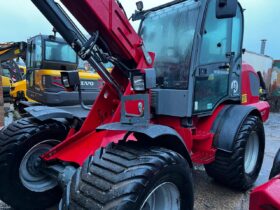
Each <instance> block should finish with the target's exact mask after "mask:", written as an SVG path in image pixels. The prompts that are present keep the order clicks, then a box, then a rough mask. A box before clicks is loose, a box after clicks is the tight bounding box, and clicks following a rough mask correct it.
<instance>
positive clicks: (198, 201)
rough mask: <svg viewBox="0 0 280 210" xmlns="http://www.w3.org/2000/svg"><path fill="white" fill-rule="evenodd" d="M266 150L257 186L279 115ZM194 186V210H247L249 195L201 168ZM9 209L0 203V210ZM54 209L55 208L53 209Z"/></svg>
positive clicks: (279, 130) (279, 134)
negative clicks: (219, 180) (232, 188)
mask: <svg viewBox="0 0 280 210" xmlns="http://www.w3.org/2000/svg"><path fill="white" fill-rule="evenodd" d="M7 116H8V117H7V119H6V123H9V122H11V121H12V118H13V115H12V114H11V113H10V115H7ZM265 131H266V149H265V159H264V163H263V167H262V170H261V173H260V176H259V178H258V180H257V182H256V184H255V186H258V185H260V184H262V183H264V182H266V181H267V180H268V176H269V173H270V169H271V166H272V162H273V159H274V156H275V154H276V152H277V150H278V149H279V148H280V114H271V115H270V118H269V120H268V122H267V123H266V124H265ZM193 178H194V186H195V210H214V209H215V210H247V209H248V206H249V202H248V201H249V193H250V192H246V193H240V192H236V191H232V190H229V189H227V188H225V187H223V186H220V185H218V184H217V183H215V182H213V180H211V179H210V178H209V177H207V175H206V173H205V171H204V168H203V166H202V167H201V166H196V167H195V170H194V171H193ZM2 209H6V210H7V209H9V210H11V208H9V207H8V206H7V205H5V204H4V203H2V202H1V201H0V210H2ZM54 209H56V208H54Z"/></svg>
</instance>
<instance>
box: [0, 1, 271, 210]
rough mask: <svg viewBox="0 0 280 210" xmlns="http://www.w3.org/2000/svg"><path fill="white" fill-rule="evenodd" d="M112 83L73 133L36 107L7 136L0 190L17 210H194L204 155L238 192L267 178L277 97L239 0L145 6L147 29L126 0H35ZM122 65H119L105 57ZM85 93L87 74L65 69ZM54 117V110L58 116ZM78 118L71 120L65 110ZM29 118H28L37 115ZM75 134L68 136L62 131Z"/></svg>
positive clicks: (0, 143)
mask: <svg viewBox="0 0 280 210" xmlns="http://www.w3.org/2000/svg"><path fill="white" fill-rule="evenodd" d="M32 2H33V3H34V4H35V5H36V7H37V8H38V9H39V10H40V11H41V12H42V13H43V14H44V15H45V17H46V18H47V19H48V20H49V22H50V23H51V24H52V25H53V26H54V27H55V28H56V30H57V31H58V32H59V33H60V34H61V36H62V37H63V38H64V39H65V40H66V42H68V44H69V45H71V46H72V48H73V49H74V50H75V51H76V52H77V54H78V55H79V56H80V57H81V58H82V59H83V60H86V61H88V62H89V64H90V65H92V67H93V68H94V69H95V70H96V71H97V72H98V74H99V75H100V76H101V77H102V79H103V80H104V82H105V84H104V87H103V89H102V90H101V92H100V94H99V96H98V97H97V99H96V101H95V103H94V104H93V107H92V109H91V111H90V112H89V114H88V116H87V118H86V120H85V121H84V122H83V123H82V125H80V124H79V123H78V122H79V119H78V118H75V119H74V120H73V124H72V125H71V130H70V131H69V133H68V134H67V135H66V137H65V132H64V130H63V129H62V128H59V127H54V125H53V124H52V121H48V120H45V121H43V120H42V121H39V120H38V119H41V118H40V116H41V115H42V114H43V115H44V116H45V115H46V113H45V112H44V113H41V111H36V112H35V111H34V112H33V113H31V114H32V116H33V119H34V118H35V119H37V121H36V124H32V122H33V121H32V120H30V119H23V120H21V121H18V122H15V123H13V124H11V125H10V126H9V127H7V128H5V129H4V130H2V132H1V135H0V171H1V173H0V198H1V200H3V201H4V202H6V203H7V204H9V205H11V206H12V207H14V208H16V209H44V208H47V207H49V206H51V205H54V204H55V203H57V202H58V201H59V200H60V204H59V206H60V207H59V208H60V209H94V210H98V209H119V210H126V209H127V210H130V209H140V210H146V209H160V210H167V209H168V210H169V209H172V210H177V209H181V210H185V209H193V200H194V196H193V184H192V176H191V168H192V166H193V163H198V164H204V165H205V169H206V172H207V173H208V175H209V176H211V177H212V178H213V179H214V180H216V181H217V182H220V183H222V184H224V185H227V186H229V187H231V188H234V189H238V190H247V189H249V188H250V187H251V186H252V184H253V183H254V181H255V180H256V178H257V176H258V174H259V171H260V168H261V165H262V161H263V155H264V147H265V135H264V128H263V122H264V121H266V120H267V119H268V116H269V105H268V103H267V102H265V101H260V99H259V88H260V80H259V77H258V74H257V73H256V72H255V71H254V69H253V68H252V67H251V66H249V65H242V63H241V62H242V61H241V60H242V41H243V29H244V24H243V9H242V7H241V6H240V5H239V4H238V2H237V1H236V0H186V1H173V2H170V3H168V4H165V5H161V6H158V7H156V8H152V9H149V10H143V4H142V3H141V2H139V3H138V4H137V6H138V11H137V12H136V13H135V14H134V15H133V16H132V19H133V20H140V21H141V26H140V28H139V32H138V33H136V32H135V30H134V29H133V27H132V26H131V24H130V22H129V20H128V18H127V17H126V13H125V11H124V9H123V7H122V6H121V4H120V2H118V1H115V0H80V1H72V0H61V2H62V3H63V4H64V6H65V7H66V8H67V9H68V10H69V12H70V13H72V14H73V16H74V17H75V18H76V19H77V20H78V21H79V22H80V23H81V25H82V26H83V27H84V28H85V29H86V30H87V31H88V32H89V33H90V34H91V37H90V38H88V39H87V38H86V37H85V36H84V35H83V34H82V33H81V32H80V31H79V29H78V27H77V26H76V25H75V24H74V22H73V21H72V20H71V19H70V18H69V17H68V15H67V13H66V12H65V11H64V10H63V8H62V7H61V6H60V5H59V4H58V3H56V2H55V1H54V0H32ZM106 62H111V63H112V64H114V69H113V70H112V72H111V73H109V72H108V71H107V70H106V68H105V67H104V65H103V63H106ZM61 78H62V83H63V84H64V86H65V87H66V88H67V89H68V90H69V91H71V90H76V89H80V82H79V77H78V74H77V72H75V71H73V72H67V73H63V74H62V75H61ZM54 117H55V116H52V118H54ZM59 117H60V118H73V116H69V115H67V116H63V113H61V114H60V115H59V116H57V118H59ZM27 121H28V122H27ZM58 137H59V138H62V139H64V140H63V141H62V142H61V143H59V144H57V142H56V141H55V140H53V139H57V138H58Z"/></svg>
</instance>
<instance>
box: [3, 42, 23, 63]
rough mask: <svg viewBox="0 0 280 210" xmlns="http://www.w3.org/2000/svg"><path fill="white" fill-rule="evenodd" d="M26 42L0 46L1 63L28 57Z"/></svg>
mask: <svg viewBox="0 0 280 210" xmlns="http://www.w3.org/2000/svg"><path fill="white" fill-rule="evenodd" d="M26 48H27V44H26V42H13V43H5V44H0V63H4V62H6V61H8V60H12V59H14V58H18V57H22V58H25V55H26Z"/></svg>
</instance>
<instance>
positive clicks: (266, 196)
mask: <svg viewBox="0 0 280 210" xmlns="http://www.w3.org/2000/svg"><path fill="white" fill-rule="evenodd" d="M278 209H280V175H278V176H277V177H275V178H273V179H271V180H270V181H269V182H267V183H265V184H263V185H261V186H259V187H257V188H255V189H254V190H253V191H252V193H251V196H250V210H278Z"/></svg>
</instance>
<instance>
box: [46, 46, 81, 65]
mask: <svg viewBox="0 0 280 210" xmlns="http://www.w3.org/2000/svg"><path fill="white" fill-rule="evenodd" d="M45 59H46V60H47V61H55V62H57V61H59V62H69V63H76V59H77V57H76V53H75V52H74V50H73V49H72V48H71V47H70V46H69V45H68V44H66V43H61V42H53V41H45Z"/></svg>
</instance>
